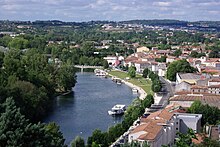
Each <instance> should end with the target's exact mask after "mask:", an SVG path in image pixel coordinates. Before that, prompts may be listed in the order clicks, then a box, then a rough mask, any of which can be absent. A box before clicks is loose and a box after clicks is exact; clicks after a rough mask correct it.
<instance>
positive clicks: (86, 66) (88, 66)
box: [74, 65, 103, 72]
mask: <svg viewBox="0 0 220 147" xmlns="http://www.w3.org/2000/svg"><path fill="white" fill-rule="evenodd" d="M74 67H76V68H80V69H81V72H83V69H88V68H91V69H102V68H103V66H90V65H74Z"/></svg>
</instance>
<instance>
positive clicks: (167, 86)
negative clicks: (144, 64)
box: [159, 77, 175, 106]
mask: <svg viewBox="0 0 220 147" xmlns="http://www.w3.org/2000/svg"><path fill="white" fill-rule="evenodd" d="M160 81H161V82H162V92H161V94H162V95H163V96H162V99H161V100H160V102H159V104H161V105H164V106H166V105H167V104H168V100H169V98H170V97H172V96H173V95H174V89H175V85H173V84H172V83H169V82H168V81H167V80H166V79H165V78H163V77H160Z"/></svg>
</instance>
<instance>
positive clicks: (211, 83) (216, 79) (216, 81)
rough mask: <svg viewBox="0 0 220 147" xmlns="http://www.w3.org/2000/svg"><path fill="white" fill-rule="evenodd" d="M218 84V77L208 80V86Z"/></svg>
mask: <svg viewBox="0 0 220 147" xmlns="http://www.w3.org/2000/svg"><path fill="white" fill-rule="evenodd" d="M212 85H220V78H212V79H210V80H209V81H208V86H212Z"/></svg>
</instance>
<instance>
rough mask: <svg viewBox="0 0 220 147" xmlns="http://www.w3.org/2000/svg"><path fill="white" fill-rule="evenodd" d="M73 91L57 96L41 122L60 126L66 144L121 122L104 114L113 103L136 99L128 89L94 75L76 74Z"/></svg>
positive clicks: (119, 118)
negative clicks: (52, 106) (51, 110)
mask: <svg viewBox="0 0 220 147" xmlns="http://www.w3.org/2000/svg"><path fill="white" fill-rule="evenodd" d="M73 91H74V92H73V94H71V95H68V96H59V97H57V99H56V102H55V104H54V110H53V112H51V114H50V115H49V116H48V117H47V118H46V119H45V120H44V122H46V123H47V122H56V123H57V124H58V125H59V126H60V129H61V131H62V133H63V135H64V137H65V139H66V144H70V142H71V141H72V140H73V139H74V138H75V137H76V136H81V137H83V138H84V139H85V140H86V139H87V138H88V137H89V136H91V134H92V132H93V131H94V130H95V129H101V130H102V131H106V130H107V129H108V128H109V127H110V126H113V125H114V124H116V123H119V122H121V121H122V119H123V118H122V117H112V116H109V115H108V113H107V111H108V110H110V109H111V108H112V107H113V106H114V105H115V104H125V105H127V106H128V105H129V104H130V103H131V102H132V100H133V99H134V98H135V97H137V95H133V94H132V90H131V88H129V87H128V86H126V85H124V84H122V85H117V84H116V83H114V82H112V81H111V79H109V78H108V79H106V78H102V77H97V76H95V74H94V73H77V84H76V86H75V87H74V88H73Z"/></svg>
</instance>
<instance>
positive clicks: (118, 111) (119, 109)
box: [108, 104, 126, 115]
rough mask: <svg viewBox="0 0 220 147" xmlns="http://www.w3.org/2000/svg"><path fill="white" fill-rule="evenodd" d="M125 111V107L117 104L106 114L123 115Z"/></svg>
mask: <svg viewBox="0 0 220 147" xmlns="http://www.w3.org/2000/svg"><path fill="white" fill-rule="evenodd" d="M125 110H126V106H125V105H120V104H117V105H115V106H114V107H113V108H112V109H111V110H110V111H108V114H109V115H121V114H124V112H125Z"/></svg>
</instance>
